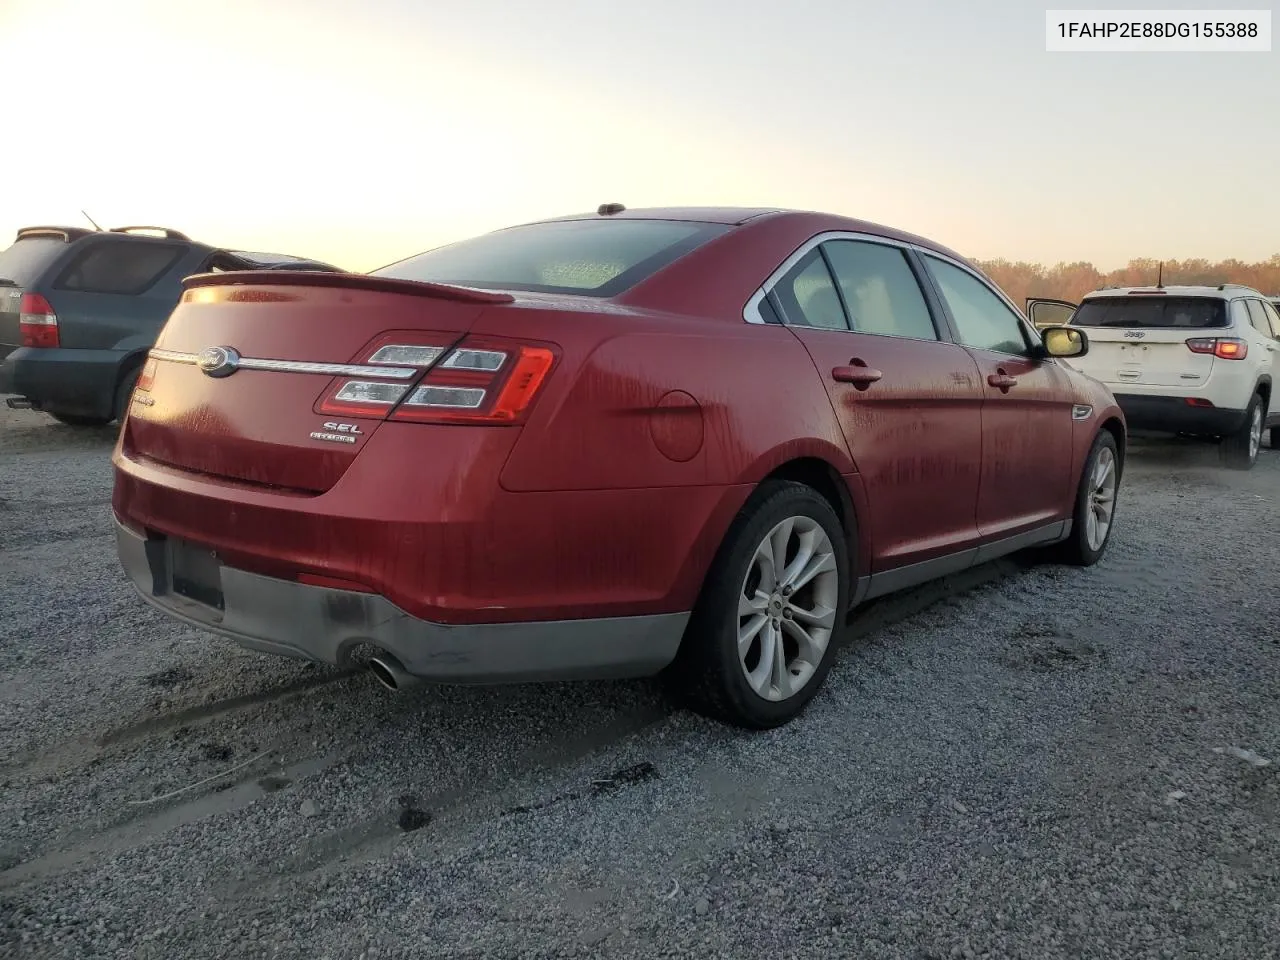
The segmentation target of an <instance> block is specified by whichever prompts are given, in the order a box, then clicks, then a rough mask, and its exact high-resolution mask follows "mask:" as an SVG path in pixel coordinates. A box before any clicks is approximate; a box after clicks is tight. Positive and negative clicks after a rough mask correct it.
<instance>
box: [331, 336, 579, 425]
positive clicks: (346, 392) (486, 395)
mask: <svg viewBox="0 0 1280 960" xmlns="http://www.w3.org/2000/svg"><path fill="white" fill-rule="evenodd" d="M407 339H409V338H406V337H404V336H403V335H399V336H396V337H395V338H393V339H392V340H390V341H381V342H379V343H378V345H377V346H376V347H375V348H374V349H373V350H371V351H370V352H369V353H368V355H367V356H365V357H361V358H359V359H358V360H357V361H356V362H357V363H359V364H362V365H368V366H370V367H376V366H379V365H383V364H386V365H388V366H396V367H400V368H403V367H407V366H412V367H416V368H418V370H419V371H422V372H421V373H419V374H418V375H416V376H414V377H412V378H407V379H406V378H395V379H392V378H391V377H390V376H388V377H387V378H386V379H383V378H380V377H377V376H376V375H374V374H369V375H366V376H361V377H359V378H356V377H350V378H344V379H342V380H339V381H337V383H336V384H335V385H333V386H332V387H331V388H330V390H329V391H328V392H326V393H325V395H324V397H323V398H322V399H321V401H320V403H319V405H318V407H317V410H318V412H320V413H326V414H333V415H336V416H350V417H376V418H378V419H380V420H381V419H388V420H408V421H412V422H414V423H476V424H479V423H487V424H515V423H521V422H522V421H523V420H524V418H525V416H526V415H527V414H528V411H529V408H530V406H531V405H532V403H533V401H534V398H535V397H536V396H537V394H538V391H539V390H540V389H541V388H542V385H543V384H544V383H545V382H546V379H547V375H548V374H549V373H550V372H551V368H552V367H553V366H554V365H555V362H556V352H555V350H554V349H553V348H552V347H551V346H550V345H548V344H541V343H524V342H519V341H514V340H502V339H495V338H492V337H468V338H466V339H464V340H463V341H462V342H461V343H458V344H457V345H456V346H451V345H450V344H448V343H444V344H441V343H406V342H405V341H406V340H407Z"/></svg>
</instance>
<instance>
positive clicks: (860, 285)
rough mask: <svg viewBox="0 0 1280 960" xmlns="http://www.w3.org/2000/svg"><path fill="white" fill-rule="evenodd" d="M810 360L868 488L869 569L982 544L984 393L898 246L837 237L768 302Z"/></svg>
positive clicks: (815, 252) (806, 261)
mask: <svg viewBox="0 0 1280 960" xmlns="http://www.w3.org/2000/svg"><path fill="white" fill-rule="evenodd" d="M770 299H771V301H772V306H773V309H775V310H777V311H778V312H779V314H780V315H781V317H782V319H783V321H784V322H785V323H787V324H788V326H790V327H791V329H792V330H793V332H794V333H795V335H796V336H797V337H798V338H799V339H800V341H801V342H802V343H803V344H804V345H805V348H806V349H807V350H808V351H809V355H810V356H811V357H812V358H813V362H814V364H815V366H816V367H817V368H818V373H819V375H820V376H821V377H822V379H823V382H824V383H825V384H826V388H827V392H828V394H829V396H830V398H831V405H832V407H833V408H834V409H835V412H836V415H837V417H838V418H839V420H840V426H841V429H842V430H843V432H844V435H845V439H846V440H847V442H848V445H849V450H850V452H851V454H852V455H853V459H854V462H855V463H856V464H857V467H858V471H859V473H860V475H861V477H862V481H863V486H864V489H865V490H866V494H867V499H868V505H869V508H870V509H869V516H868V517H866V518H863V519H864V522H867V523H869V525H870V529H869V533H870V540H871V544H872V556H871V558H870V559H871V564H870V567H871V572H873V573H879V572H883V571H884V570H887V569H892V568H895V567H901V566H904V565H906V564H910V563H917V562H921V561H925V560H930V559H934V558H937V557H939V556H942V555H945V554H949V553H954V552H957V551H960V550H963V549H966V548H969V547H973V546H974V545H976V542H977V538H978V531H977V527H976V525H975V519H974V518H975V511H976V506H977V497H978V483H979V476H980V472H979V471H980V468H979V465H980V458H981V448H982V427H981V408H982V402H983V391H982V387H981V385H980V382H979V377H978V370H977V366H976V364H975V363H974V361H973V359H972V358H971V357H970V356H969V355H968V354H967V353H966V351H965V350H964V349H962V348H961V347H959V346H957V345H956V344H954V343H948V342H945V341H943V340H941V339H940V338H939V336H938V332H937V327H936V326H935V322H934V318H933V316H932V315H931V313H930V310H929V307H928V305H927V303H926V301H925V297H924V295H923V293H922V292H921V288H920V284H919V280H918V278H917V276H916V273H915V271H914V269H913V268H912V266H911V265H910V263H909V261H908V259H907V257H906V254H905V252H904V251H903V249H902V248H900V247H898V246H895V245H892V244H882V243H876V242H872V241H863V240H830V241H827V242H826V243H824V244H822V245H821V246H820V247H817V248H815V249H814V250H812V251H811V252H810V253H809V254H808V255H806V256H805V257H804V258H803V259H802V260H800V261H799V262H798V263H797V264H796V265H795V267H793V268H792V269H791V270H790V271H789V272H788V273H787V274H786V275H785V276H784V277H783V278H782V279H781V280H780V281H779V282H778V283H777V284H776V285H775V286H774V287H773V291H772V293H771V294H770Z"/></svg>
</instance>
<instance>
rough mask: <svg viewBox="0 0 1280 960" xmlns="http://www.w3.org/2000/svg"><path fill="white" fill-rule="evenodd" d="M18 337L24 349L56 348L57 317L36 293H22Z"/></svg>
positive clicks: (47, 303)
mask: <svg viewBox="0 0 1280 960" xmlns="http://www.w3.org/2000/svg"><path fill="white" fill-rule="evenodd" d="M18 337H19V341H20V342H21V343H22V345H23V346H24V347H56V346H58V315H57V314H56V313H54V312H53V307H52V306H50V305H49V301H48V300H46V299H45V298H44V297H42V296H40V294H38V293H24V294H23V295H22V300H21V302H20V303H19V306H18Z"/></svg>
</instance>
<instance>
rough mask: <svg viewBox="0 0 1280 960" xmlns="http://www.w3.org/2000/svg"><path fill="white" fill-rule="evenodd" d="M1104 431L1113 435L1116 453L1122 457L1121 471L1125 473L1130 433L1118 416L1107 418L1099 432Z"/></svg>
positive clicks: (1100, 425)
mask: <svg viewBox="0 0 1280 960" xmlns="http://www.w3.org/2000/svg"><path fill="white" fill-rule="evenodd" d="M1103 430H1105V431H1107V432H1108V433H1109V434H1111V437H1112V439H1113V440H1115V442H1116V453H1118V454H1119V455H1120V470H1121V472H1122V473H1123V472H1124V458H1125V448H1126V447H1127V445H1128V433H1127V432H1126V430H1125V428H1124V424H1123V423H1121V422H1120V418H1119V417H1116V416H1111V417H1107V418H1106V419H1105V420H1103V421H1102V423H1101V424H1099V425H1098V432H1099V433H1101V432H1102V431H1103Z"/></svg>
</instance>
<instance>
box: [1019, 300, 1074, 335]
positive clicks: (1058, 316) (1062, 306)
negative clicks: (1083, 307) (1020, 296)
mask: <svg viewBox="0 0 1280 960" xmlns="http://www.w3.org/2000/svg"><path fill="white" fill-rule="evenodd" d="M1077 306H1079V304H1075V303H1072V302H1071V301H1069V300H1046V299H1044V298H1042V297H1028V298H1027V318H1028V319H1029V320H1030V321H1031V324H1032V326H1034V327H1035V328H1036V329H1037V330H1043V329H1044V328H1045V327H1062V326H1066V325H1067V324H1068V323H1070V322H1071V315H1072V314H1073V313H1075V312H1076V307H1077Z"/></svg>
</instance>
